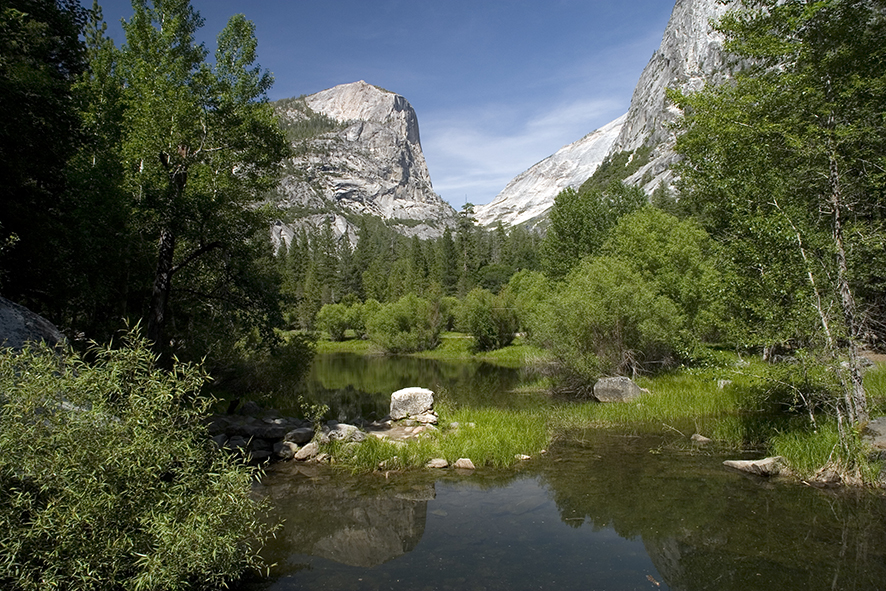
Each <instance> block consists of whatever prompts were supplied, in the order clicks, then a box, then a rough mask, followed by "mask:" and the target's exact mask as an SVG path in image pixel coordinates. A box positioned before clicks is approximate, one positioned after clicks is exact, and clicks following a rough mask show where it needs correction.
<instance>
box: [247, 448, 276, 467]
mask: <svg viewBox="0 0 886 591" xmlns="http://www.w3.org/2000/svg"><path fill="white" fill-rule="evenodd" d="M248 457H249V461H250V462H251V463H253V464H263V463H265V462H267V461H269V460H270V459H271V452H269V451H265V450H256V451H252V452H249V456H248Z"/></svg>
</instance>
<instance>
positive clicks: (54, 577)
mask: <svg viewBox="0 0 886 591" xmlns="http://www.w3.org/2000/svg"><path fill="white" fill-rule="evenodd" d="M90 359H91V361H90V362H89V363H87V362H85V361H84V360H83V359H82V358H81V357H79V356H77V355H76V354H75V353H73V352H71V351H65V352H63V354H60V353H58V352H56V351H53V350H49V349H48V348H42V347H40V348H33V349H28V350H25V351H22V352H20V353H16V352H13V351H11V350H4V351H2V352H0V392H2V394H0V588H3V589H9V590H38V589H40V590H45V589H78V590H106V589H107V590H117V589H126V590H142V589H145V590H147V589H151V590H155V589H181V590H191V589H210V588H217V587H219V586H222V585H224V584H226V583H227V582H228V581H230V580H232V579H234V578H236V577H237V576H238V575H239V574H241V573H242V572H243V571H244V570H245V569H247V568H250V567H254V566H257V565H258V557H257V551H258V549H259V547H260V544H261V541H262V540H263V539H264V538H265V537H266V535H267V534H268V533H269V531H268V527H267V526H266V525H263V522H262V520H260V517H261V507H260V506H259V505H257V504H256V502H255V501H254V500H252V499H251V498H250V487H251V480H252V477H253V473H252V471H251V469H249V468H246V467H243V466H240V465H236V464H235V463H234V462H233V461H232V460H231V459H229V458H228V457H227V456H226V455H225V454H224V453H222V452H221V451H219V450H218V449H216V448H215V446H214V444H213V443H212V442H211V440H209V438H208V436H207V434H206V432H205V429H204V428H203V427H202V422H201V421H202V417H204V416H205V413H206V412H207V410H208V405H209V403H210V400H208V399H207V398H204V397H201V396H200V389H201V386H202V385H203V383H204V380H205V379H206V376H205V374H204V373H203V370H202V369H201V368H200V367H197V366H193V365H189V364H181V363H178V362H176V363H175V364H174V365H173V367H172V369H170V370H168V371H167V370H161V369H157V368H156V367H155V364H156V358H155V356H154V355H153V354H152V353H151V352H150V351H149V350H148V348H147V347H146V345H145V343H144V342H143V341H142V340H140V339H139V338H137V337H134V336H131V335H130V336H129V337H127V338H126V340H125V342H124V344H123V346H122V347H120V348H116V349H112V348H96V349H94V350H93V351H91V352H90Z"/></svg>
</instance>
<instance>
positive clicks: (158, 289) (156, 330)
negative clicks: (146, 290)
mask: <svg viewBox="0 0 886 591" xmlns="http://www.w3.org/2000/svg"><path fill="white" fill-rule="evenodd" d="M174 255H175V234H174V233H173V231H172V230H171V229H170V228H163V230H162V231H161V232H160V244H159V248H158V253H157V271H156V272H155V273H154V288H153V290H152V292H151V308H150V310H149V311H148V327H147V331H146V333H147V334H146V335H145V336H146V337H147V339H148V340H149V341H151V342H152V343H153V345H154V348H155V349H159V348H160V345H161V343H162V341H163V327H164V324H165V322H166V304H167V302H168V301H169V292H170V290H171V289H172V272H173V269H172V261H173V256H174Z"/></svg>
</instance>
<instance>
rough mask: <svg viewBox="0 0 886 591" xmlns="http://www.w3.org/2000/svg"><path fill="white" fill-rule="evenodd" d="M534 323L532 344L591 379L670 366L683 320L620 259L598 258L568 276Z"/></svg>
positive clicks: (679, 337)
mask: <svg viewBox="0 0 886 591" xmlns="http://www.w3.org/2000/svg"><path fill="white" fill-rule="evenodd" d="M538 323H539V326H538V329H537V330H536V332H535V333H534V335H533V338H534V340H536V342H538V343H540V344H541V345H542V346H544V347H546V348H548V349H550V350H551V351H552V352H553V353H554V354H555V355H556V356H557V357H558V358H559V359H560V360H561V361H563V363H564V364H565V365H567V366H568V367H569V368H571V369H572V370H573V371H575V372H577V373H578V374H579V375H581V376H583V377H585V378H587V379H589V380H592V379H595V378H597V377H599V376H600V375H604V374H609V375H613V374H624V373H625V372H630V371H633V370H636V369H640V368H642V367H650V366H654V365H657V364H667V363H669V362H671V361H673V360H674V358H675V355H676V352H677V351H678V350H679V349H680V345H681V344H682V340H681V339H682V337H683V332H684V328H685V324H686V319H685V317H684V316H683V315H682V314H681V312H680V309H679V308H678V306H677V305H676V304H675V303H674V302H673V301H671V300H670V299H669V298H667V297H665V296H663V295H661V294H660V293H658V290H657V289H656V286H655V284H654V283H652V282H650V281H648V280H646V279H644V278H643V277H642V275H640V274H639V273H638V272H636V271H634V270H633V269H631V268H630V266H629V265H627V264H626V263H625V261H624V260H622V259H617V258H613V257H596V258H592V259H587V260H585V261H583V262H582V263H581V264H580V265H579V266H578V267H576V268H575V269H573V270H572V271H571V272H570V274H569V275H568V276H567V278H566V282H565V284H564V286H563V287H562V289H561V291H560V292H559V293H558V294H557V295H555V296H554V297H553V298H552V299H551V301H550V305H549V306H546V307H545V308H544V310H542V314H541V315H540V317H539V320H538Z"/></svg>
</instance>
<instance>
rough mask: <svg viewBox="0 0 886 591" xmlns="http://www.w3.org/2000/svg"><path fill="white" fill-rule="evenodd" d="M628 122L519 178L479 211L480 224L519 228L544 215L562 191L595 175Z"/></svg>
mask: <svg viewBox="0 0 886 591" xmlns="http://www.w3.org/2000/svg"><path fill="white" fill-rule="evenodd" d="M624 120H625V116H624V115H622V116H621V117H619V118H618V119H616V120H615V121H613V122H611V123H609V124H607V125H604V126H603V127H601V128H600V129H598V130H596V131H594V132H591V133H589V134H588V135H586V136H585V137H583V138H581V139H580V140H578V141H577V142H574V143H571V144H569V145H568V146H565V147H563V148H561V149H560V150H558V151H557V152H556V153H555V154H553V155H552V156H549V157H547V158H545V159H544V160H542V161H541V162H539V163H538V164H536V165H535V166H533V167H532V168H530V169H529V170H527V171H525V172H523V173H521V174H520V175H518V176H517V177H516V178H515V179H514V180H512V181H511V182H510V183H508V185H507V186H506V187H505V188H504V190H503V191H502V192H501V193H499V194H498V196H497V197H496V198H495V199H493V200H492V201H490V202H489V203H487V204H486V205H481V206H479V207H478V208H477V209H476V212H475V217H476V219H477V222H478V223H479V224H481V225H484V226H488V225H491V224H494V223H497V222H501V223H502V224H504V225H506V226H516V225H518V224H522V223H525V222H530V221H532V220H535V219H538V218H539V217H541V216H543V215H544V214H545V213H546V212H547V211H548V210H549V209H550V208H551V206H553V204H554V197H556V196H557V194H558V193H559V192H560V191H562V190H563V189H566V188H568V187H571V188H573V189H577V188H578V187H579V185H581V184H582V183H583V182H585V181H586V180H587V179H588V177H589V176H591V175H592V174H594V171H595V170H597V167H598V166H600V163H601V162H603V159H604V158H605V157H606V154H608V153H609V149H610V147H611V146H612V143H613V142H614V141H615V139H616V138H617V137H618V135H619V132H620V131H621V129H622V125H623V124H624Z"/></svg>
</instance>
